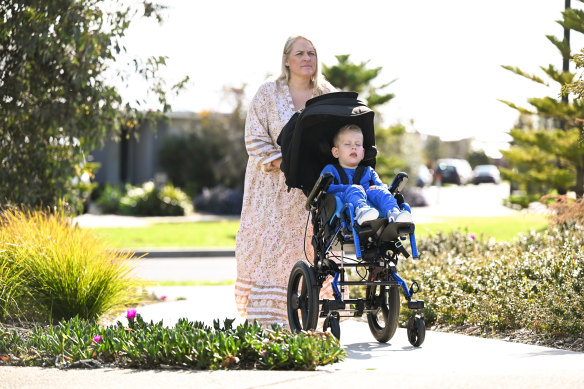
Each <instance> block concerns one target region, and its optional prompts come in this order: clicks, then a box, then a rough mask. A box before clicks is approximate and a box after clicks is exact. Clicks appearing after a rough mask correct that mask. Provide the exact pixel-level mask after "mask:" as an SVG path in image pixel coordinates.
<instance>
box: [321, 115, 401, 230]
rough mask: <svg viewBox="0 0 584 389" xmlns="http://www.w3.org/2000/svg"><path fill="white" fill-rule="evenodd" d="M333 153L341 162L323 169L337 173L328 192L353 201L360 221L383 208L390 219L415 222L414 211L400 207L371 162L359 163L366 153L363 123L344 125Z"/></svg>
mask: <svg viewBox="0 0 584 389" xmlns="http://www.w3.org/2000/svg"><path fill="white" fill-rule="evenodd" d="M331 153H332V155H333V157H335V158H336V159H337V160H338V164H335V165H333V164H329V165H326V166H325V168H324V169H323V170H322V172H321V175H322V174H324V173H326V172H330V173H331V174H332V175H333V182H332V183H331V184H330V186H329V187H328V190H327V193H332V194H334V195H335V196H337V197H339V198H340V200H341V201H342V202H343V203H350V204H352V205H353V208H354V209H355V221H356V222H357V224H359V225H363V224H364V223H366V222H369V221H372V220H375V219H377V218H378V217H379V211H381V214H382V215H383V217H387V219H388V220H389V222H390V223H392V222H401V223H411V222H412V215H411V214H410V213H409V212H408V211H405V210H403V211H402V210H400V209H399V207H398V204H397V201H396V200H395V198H394V197H393V195H392V194H391V193H390V192H389V190H388V188H387V185H385V184H383V182H381V179H380V178H379V176H378V175H377V173H376V172H375V170H373V168H372V167H371V166H359V163H360V162H361V161H362V160H363V158H364V156H365V149H364V147H363V132H362V131H361V128H360V127H359V126H357V125H356V124H347V125H344V126H342V127H341V128H340V129H339V130H338V132H337V133H336V135H335V136H334V138H333V147H332V148H331ZM369 204H371V205H373V207H372V206H370V205H369ZM378 210H379V211H378Z"/></svg>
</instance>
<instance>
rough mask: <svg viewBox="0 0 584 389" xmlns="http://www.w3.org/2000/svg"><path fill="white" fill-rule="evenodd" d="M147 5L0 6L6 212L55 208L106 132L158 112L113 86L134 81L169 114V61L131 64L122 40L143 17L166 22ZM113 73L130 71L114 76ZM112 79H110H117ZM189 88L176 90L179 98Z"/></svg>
mask: <svg viewBox="0 0 584 389" xmlns="http://www.w3.org/2000/svg"><path fill="white" fill-rule="evenodd" d="M161 9H162V7H160V6H158V5H156V4H153V3H151V2H149V1H146V0H143V1H141V2H132V3H131V4H130V5H121V4H120V3H117V2H107V3H104V2H101V1H97V0H78V1H71V0H42V1H41V0H13V1H8V2H6V1H4V2H2V3H1V5H0V58H2V61H0V96H1V98H0V164H1V165H2V169H1V170H0V185H1V186H0V194H1V195H0V205H7V204H16V205H21V204H22V205H26V206H39V205H42V206H52V205H55V204H57V202H58V200H59V199H61V198H64V197H65V196H66V195H67V194H71V193H74V192H71V188H72V186H73V183H72V178H73V177H75V176H76V170H81V169H84V168H85V160H84V155H85V154H86V153H87V152H88V151H89V150H92V149H94V148H95V147H97V146H99V145H101V144H102V143H103V141H104V138H105V136H106V132H107V131H112V132H113V133H114V134H116V133H117V131H118V130H119V129H120V128H126V129H131V128H133V127H135V126H136V124H137V123H139V122H140V121H142V120H144V119H153V118H157V117H160V114H161V112H160V111H149V112H143V111H139V109H141V107H139V104H140V102H136V103H135V104H134V103H133V104H130V103H125V102H123V101H122V98H121V96H120V94H119V92H118V90H117V89H116V87H115V86H114V85H113V82H114V80H123V81H124V80H125V81H127V77H128V74H129V73H138V74H140V75H141V76H143V77H144V78H145V79H146V82H147V83H148V85H150V86H151V87H150V88H149V91H151V92H153V93H154V95H156V96H157V98H158V101H159V102H160V106H161V110H162V111H167V110H168V109H169V106H168V104H167V102H166V87H165V85H164V81H163V80H161V79H160V78H159V77H158V73H159V70H160V68H161V67H163V66H164V63H165V58H164V57H158V58H155V57H152V58H149V59H147V60H146V61H142V60H140V59H136V58H130V59H128V61H127V62H126V65H124V62H123V61H124V59H125V58H127V56H126V49H125V47H124V46H123V45H122V43H121V40H122V38H123V37H124V35H125V33H126V31H127V29H128V27H129V25H130V23H131V21H132V20H134V19H135V17H137V16H142V15H143V16H144V17H147V18H150V17H154V18H157V19H158V20H159V21H160V11H161ZM114 63H115V64H116V66H115V68H122V69H130V67H131V70H127V71H120V72H118V73H117V74H111V73H112V72H113V70H112V68H113V67H112V65H113V64H114ZM112 76H113V77H112ZM183 82H184V81H181V83H179V84H177V85H176V86H175V87H173V88H175V89H176V90H178V89H180V88H181V87H182V85H183Z"/></svg>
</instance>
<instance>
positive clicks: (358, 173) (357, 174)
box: [333, 163, 373, 185]
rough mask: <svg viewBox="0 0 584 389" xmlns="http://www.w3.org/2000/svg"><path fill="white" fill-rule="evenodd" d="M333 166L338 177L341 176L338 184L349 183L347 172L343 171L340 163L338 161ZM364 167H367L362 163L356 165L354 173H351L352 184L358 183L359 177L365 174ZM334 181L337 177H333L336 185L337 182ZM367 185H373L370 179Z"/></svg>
mask: <svg viewBox="0 0 584 389" xmlns="http://www.w3.org/2000/svg"><path fill="white" fill-rule="evenodd" d="M333 166H334V167H335V169H337V172H338V173H339V177H340V178H341V182H340V184H343V185H349V176H347V172H346V171H345V169H343V168H342V167H341V165H339V164H338V163H335V164H334V165H333ZM366 168H367V167H366V166H362V165H359V166H357V169H355V174H354V175H353V184H356V185H359V183H360V182H361V178H362V177H363V174H365V169H366ZM336 181H337V179H336V177H335V184H337V185H338V184H339V182H336ZM369 185H373V181H372V180H369Z"/></svg>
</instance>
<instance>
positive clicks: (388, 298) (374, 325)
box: [287, 173, 426, 347]
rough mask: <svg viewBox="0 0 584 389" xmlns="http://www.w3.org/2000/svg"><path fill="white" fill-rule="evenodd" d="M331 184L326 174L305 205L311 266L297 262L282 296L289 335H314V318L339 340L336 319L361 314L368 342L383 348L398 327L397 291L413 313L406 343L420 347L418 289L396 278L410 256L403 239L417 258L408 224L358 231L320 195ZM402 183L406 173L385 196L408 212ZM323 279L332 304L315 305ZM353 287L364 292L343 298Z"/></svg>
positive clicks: (343, 210)
mask: <svg viewBox="0 0 584 389" xmlns="http://www.w3.org/2000/svg"><path fill="white" fill-rule="evenodd" d="M332 178H333V177H332V175H331V174H330V173H327V174H325V175H323V176H321V177H320V178H319V179H318V181H317V183H316V185H315V186H314V189H313V190H312V192H311V193H310V195H309V196H308V199H307V202H306V209H307V210H308V211H309V212H310V214H311V217H312V226H313V231H314V235H313V238H312V246H313V249H314V264H310V263H309V262H308V261H304V260H302V261H299V262H297V263H296V264H295V265H294V267H293V269H292V272H291V274H290V278H289V282H288V291H287V298H288V320H289V325H290V329H291V330H293V331H301V330H314V329H315V328H316V325H317V321H318V318H319V317H324V318H325V320H324V326H323V330H325V331H326V330H328V329H329V328H330V330H331V333H332V334H333V335H334V336H335V337H337V338H339V339H340V318H341V317H361V316H363V315H364V314H365V315H367V323H368V324H369V329H370V331H371V334H372V335H373V337H374V338H375V339H376V340H377V341H378V342H381V343H385V342H387V341H389V340H390V339H391V338H392V337H393V335H394V334H395V331H396V329H397V326H398V319H399V314H400V306H401V301H400V291H401V292H402V293H403V295H404V297H405V299H406V301H407V306H408V308H409V309H410V310H412V312H413V314H412V315H411V317H410V319H409V321H408V325H407V335H408V340H409V342H410V344H411V345H413V346H415V347H418V346H420V345H421V344H422V343H423V342H424V338H425V332H426V326H425V323H424V316H423V309H424V302H423V301H422V300H414V299H413V295H414V294H415V293H417V292H418V290H419V286H418V284H417V283H416V282H413V283H412V284H411V285H410V286H408V285H407V284H406V282H405V281H404V280H403V279H402V278H401V277H400V276H399V275H398V274H397V264H398V259H399V257H400V256H403V257H405V258H408V257H409V256H410V254H409V253H408V252H407V250H406V249H405V247H404V245H403V243H402V242H403V240H405V239H407V237H409V239H410V246H411V249H412V255H413V257H414V258H417V257H418V253H417V248H416V242H415V235H414V231H415V225H414V223H388V220H387V218H381V219H376V220H373V221H370V222H366V223H364V224H363V225H358V224H357V223H356V222H355V221H354V210H353V207H352V205H351V204H342V203H341V202H340V200H339V199H338V198H337V197H336V196H334V195H332V194H327V193H326V189H327V188H328V186H329V185H330V183H331V181H332ZM407 179H408V177H407V174H406V173H400V174H398V175H397V176H396V178H395V179H394V181H393V183H392V185H391V186H390V192H391V193H392V194H393V195H394V197H395V198H396V200H397V201H398V205H400V207H401V208H402V209H405V210H407V211H410V212H411V209H410V208H409V206H408V205H407V203H405V202H404V201H403V195H402V194H401V193H400V189H401V187H403V185H405V183H406V182H407ZM351 249H352V250H351ZM337 250H340V254H337V253H336V251H337ZM348 250H349V251H353V252H354V253H355V254H354V257H353V256H349V255H346V252H347V251H348ZM347 269H355V273H356V274H358V275H359V276H358V278H360V280H357V281H355V280H353V281H351V280H347V274H346V270H347ZM329 276H331V277H333V281H332V283H331V287H332V289H333V296H334V299H324V300H319V292H320V289H321V288H322V286H323V284H324V282H325V280H326V279H327V278H328V277H329ZM354 285H357V286H363V287H365V297H364V298H354V299H351V298H344V295H345V293H344V290H345V288H348V287H349V286H354Z"/></svg>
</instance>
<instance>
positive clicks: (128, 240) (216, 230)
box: [93, 221, 239, 248]
mask: <svg viewBox="0 0 584 389" xmlns="http://www.w3.org/2000/svg"><path fill="white" fill-rule="evenodd" d="M238 228H239V221H220V222H196V223H156V224H152V225H149V226H147V227H137V228H95V229H93V231H95V232H96V233H97V235H98V236H100V237H101V238H102V239H104V240H106V241H107V242H108V243H109V244H110V246H111V247H115V248H160V247H234V246H235V234H236V233H237V230H238Z"/></svg>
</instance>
